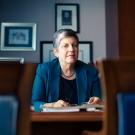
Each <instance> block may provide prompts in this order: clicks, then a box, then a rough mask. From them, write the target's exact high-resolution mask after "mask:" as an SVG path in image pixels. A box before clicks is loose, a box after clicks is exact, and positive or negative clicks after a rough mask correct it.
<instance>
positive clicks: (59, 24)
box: [55, 3, 80, 33]
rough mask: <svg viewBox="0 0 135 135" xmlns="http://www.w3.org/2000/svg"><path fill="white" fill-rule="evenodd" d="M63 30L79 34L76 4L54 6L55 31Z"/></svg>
mask: <svg viewBox="0 0 135 135" xmlns="http://www.w3.org/2000/svg"><path fill="white" fill-rule="evenodd" d="M65 28H68V29H72V30H74V31H76V32H77V33H79V31H80V30H79V5H78V4H59V3H56V4H55V31H57V30H59V29H65Z"/></svg>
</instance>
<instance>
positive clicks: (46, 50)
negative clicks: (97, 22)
mask: <svg viewBox="0 0 135 135" xmlns="http://www.w3.org/2000/svg"><path fill="white" fill-rule="evenodd" d="M54 58H55V56H54V54H53V42H52V41H41V42H40V62H41V63H43V62H46V61H51V60H52V59H54ZM78 59H79V60H81V61H83V62H85V63H92V62H93V42H92V41H80V42H79V55H78Z"/></svg>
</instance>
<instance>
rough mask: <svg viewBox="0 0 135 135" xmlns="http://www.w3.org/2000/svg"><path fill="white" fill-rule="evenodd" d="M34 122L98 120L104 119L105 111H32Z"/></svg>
mask: <svg viewBox="0 0 135 135" xmlns="http://www.w3.org/2000/svg"><path fill="white" fill-rule="evenodd" d="M31 121H32V122H89V121H93V122H96V121H97V122H98V121H103V112H64V113H63V112H57V113H56V112H52V113H47V112H40V113H37V112H32V115H31Z"/></svg>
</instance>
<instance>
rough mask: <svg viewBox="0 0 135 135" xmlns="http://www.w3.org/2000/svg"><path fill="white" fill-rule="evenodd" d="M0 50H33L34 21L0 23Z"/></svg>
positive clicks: (34, 36) (34, 38) (34, 40)
mask: <svg viewBox="0 0 135 135" xmlns="http://www.w3.org/2000/svg"><path fill="white" fill-rule="evenodd" d="M1 50H2V51H35V50H36V23H6V22H4V23H1Z"/></svg>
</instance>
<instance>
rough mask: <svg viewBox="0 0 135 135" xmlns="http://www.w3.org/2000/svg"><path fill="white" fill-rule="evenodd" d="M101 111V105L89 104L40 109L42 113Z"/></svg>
mask: <svg viewBox="0 0 135 135" xmlns="http://www.w3.org/2000/svg"><path fill="white" fill-rule="evenodd" d="M102 110H103V105H91V104H82V105H76V106H69V107H58V108H50V107H43V108H42V112H80V111H102Z"/></svg>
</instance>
